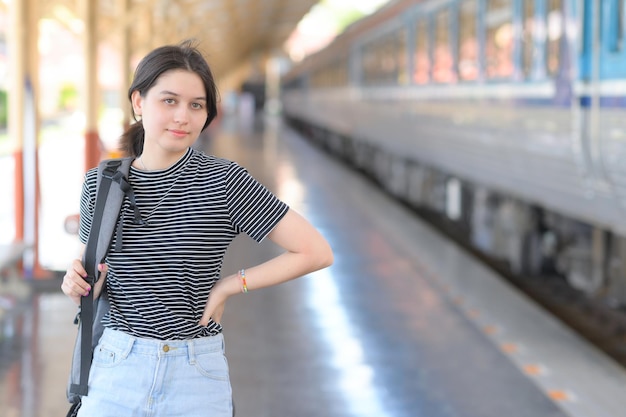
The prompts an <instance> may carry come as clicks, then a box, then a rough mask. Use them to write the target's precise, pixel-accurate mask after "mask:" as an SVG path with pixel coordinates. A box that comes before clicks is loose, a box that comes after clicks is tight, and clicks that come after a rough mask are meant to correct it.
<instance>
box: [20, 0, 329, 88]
mask: <svg viewBox="0 0 626 417" xmlns="http://www.w3.org/2000/svg"><path fill="white" fill-rule="evenodd" d="M13 1H21V0H13ZM38 1H39V6H40V9H39V10H40V11H41V13H40V15H41V16H42V17H44V18H52V19H55V20H59V21H61V22H62V23H64V24H71V23H70V21H73V22H76V21H83V22H84V17H85V13H84V10H85V9H86V7H85V5H86V4H92V5H93V6H92V7H93V8H94V11H95V16H94V18H93V20H95V22H96V25H97V34H98V39H99V41H106V42H112V43H113V44H115V42H116V41H119V39H123V38H122V36H121V34H123V33H124V31H125V30H126V33H127V36H128V39H129V42H130V49H131V51H132V52H133V53H138V54H144V53H146V52H147V51H149V50H151V49H153V48H154V47H156V46H159V45H163V44H172V43H178V42H180V41H181V40H183V39H188V38H195V39H197V40H198V41H200V48H201V50H202V51H203V52H205V53H206V54H207V58H209V60H210V62H211V67H212V69H213V71H214V72H215V74H216V76H220V75H224V74H227V73H229V72H230V71H233V70H234V69H236V68H238V67H239V66H240V65H242V64H243V63H244V62H245V61H247V60H249V59H250V58H251V57H254V56H255V55H259V56H263V55H264V54H267V53H271V52H272V51H275V50H276V49H281V48H282V45H283V44H284V42H285V41H286V40H287V38H288V37H289V35H290V34H291V33H292V32H293V30H294V29H295V28H296V26H297V25H298V22H299V21H300V20H301V19H302V18H303V17H304V15H305V14H306V13H307V12H308V11H309V10H310V9H311V7H312V6H313V5H314V4H316V3H317V2H318V1H319V0H38ZM88 2H92V3H88Z"/></svg>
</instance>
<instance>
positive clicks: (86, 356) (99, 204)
mask: <svg viewBox="0 0 626 417" xmlns="http://www.w3.org/2000/svg"><path fill="white" fill-rule="evenodd" d="M132 161H133V158H122V159H111V160H107V161H103V162H101V163H100V165H99V166H98V180H97V181H98V186H97V191H96V206H95V209H94V215H93V220H92V223H91V229H90V231H89V237H88V238H87V246H86V248H85V253H84V256H83V265H84V267H85V270H86V271H87V278H86V281H87V282H88V283H89V285H90V286H91V288H92V289H93V288H94V285H95V284H96V282H97V281H98V278H99V271H98V265H99V264H100V263H102V262H103V261H104V258H105V257H106V254H107V252H108V249H109V246H110V245H111V240H112V239H113V231H114V230H115V225H116V223H118V218H119V213H120V208H121V207H122V202H123V201H124V196H125V195H127V194H128V193H129V192H130V193H132V188H131V187H130V184H129V183H128V180H127V179H126V176H127V175H128V172H129V171H130V165H131V163H132ZM114 182H115V183H117V184H119V185H120V186H119V187H112V184H113V183H114ZM122 183H123V184H124V186H122ZM129 190H130V191H129ZM132 204H133V206H134V208H133V210H134V211H135V212H136V213H138V212H139V210H138V209H137V207H136V204H135V202H134V194H133V201H132ZM139 218H141V215H139ZM120 223H121V222H120ZM118 241H120V242H121V234H120V236H118ZM93 294H94V291H93V290H92V291H90V292H89V295H87V296H85V297H82V298H81V300H80V320H81V329H80V331H81V348H80V380H79V383H78V384H71V386H70V392H72V393H75V394H77V395H81V396H83V395H87V391H88V389H87V383H88V380H89V368H90V367H91V360H92V356H93V340H92V339H93V317H94V298H93Z"/></svg>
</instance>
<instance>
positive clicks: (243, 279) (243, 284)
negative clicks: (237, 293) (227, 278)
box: [239, 269, 248, 292]
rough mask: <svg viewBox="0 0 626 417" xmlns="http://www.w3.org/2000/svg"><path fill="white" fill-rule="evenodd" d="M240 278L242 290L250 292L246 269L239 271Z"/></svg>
mask: <svg viewBox="0 0 626 417" xmlns="http://www.w3.org/2000/svg"><path fill="white" fill-rule="evenodd" d="M239 279H241V292H248V284H247V283H246V270H245V269H242V270H240V271H239Z"/></svg>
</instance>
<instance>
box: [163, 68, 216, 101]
mask: <svg viewBox="0 0 626 417" xmlns="http://www.w3.org/2000/svg"><path fill="white" fill-rule="evenodd" d="M163 89H167V90H168V91H170V92H172V93H176V94H181V95H182V94H185V95H188V94H191V95H193V96H194V97H197V96H202V97H204V96H205V90H204V83H203V82H202V78H200V76H199V75H198V74H196V73H195V72H193V71H186V70H170V71H166V72H164V73H163V74H161V75H160V76H159V78H158V79H157V80H156V82H155V83H154V85H153V86H152V88H151V90H156V92H159V91H160V90H163Z"/></svg>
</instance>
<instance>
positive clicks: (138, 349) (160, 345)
mask: <svg viewBox="0 0 626 417" xmlns="http://www.w3.org/2000/svg"><path fill="white" fill-rule="evenodd" d="M100 343H103V344H107V345H109V346H111V347H114V348H116V349H118V350H120V351H121V353H123V354H124V356H126V355H128V354H129V353H131V352H132V353H137V354H140V355H149V356H161V357H162V356H183V355H184V356H188V357H189V358H190V359H193V358H194V357H195V355H199V354H203V353H211V352H224V336H223V335H222V334H221V333H220V334H217V335H215V336H207V337H200V338H197V339H189V340H157V339H145V338H141V337H135V336H131V335H129V334H127V333H124V332H121V331H118V330H112V329H109V328H105V329H104V334H103V335H102V338H101V339H100Z"/></svg>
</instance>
